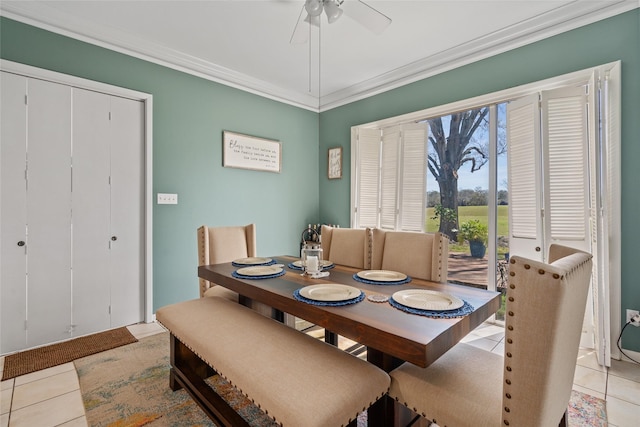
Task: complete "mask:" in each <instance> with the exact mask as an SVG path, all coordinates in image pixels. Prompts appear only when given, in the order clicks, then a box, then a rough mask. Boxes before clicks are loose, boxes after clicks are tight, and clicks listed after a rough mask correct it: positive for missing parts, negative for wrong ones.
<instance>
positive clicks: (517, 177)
mask: <svg viewBox="0 0 640 427" xmlns="http://www.w3.org/2000/svg"><path fill="white" fill-rule="evenodd" d="M507 140H508V141H509V144H508V150H509V153H508V154H509V156H508V158H509V170H508V174H509V252H510V253H511V254H513V255H520V256H524V257H527V258H531V259H536V260H540V261H542V260H543V259H544V258H543V257H544V251H545V248H544V245H543V236H542V217H541V215H540V212H541V210H542V194H541V191H540V186H541V184H540V182H541V179H542V177H541V170H540V167H541V166H540V151H541V148H540V142H539V141H540V113H539V110H538V95H537V94H536V95H532V96H528V97H525V98H522V99H519V100H516V101H512V102H510V103H509V104H508V105H507Z"/></svg>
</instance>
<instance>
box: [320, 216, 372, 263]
mask: <svg viewBox="0 0 640 427" xmlns="http://www.w3.org/2000/svg"><path fill="white" fill-rule="evenodd" d="M320 236H321V246H322V256H323V258H324V259H327V260H329V261H331V262H333V263H335V264H340V265H346V266H349V267H355V268H362V269H364V270H368V269H369V268H370V266H371V229H369V228H333V227H329V226H327V225H323V226H322V227H321V228H320Z"/></svg>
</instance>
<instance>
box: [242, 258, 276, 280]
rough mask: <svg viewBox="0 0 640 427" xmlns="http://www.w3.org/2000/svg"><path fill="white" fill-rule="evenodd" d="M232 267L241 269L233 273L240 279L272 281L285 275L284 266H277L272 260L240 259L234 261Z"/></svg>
mask: <svg viewBox="0 0 640 427" xmlns="http://www.w3.org/2000/svg"><path fill="white" fill-rule="evenodd" d="M231 265H233V266H234V267H241V268H238V269H237V270H235V271H234V272H233V273H231V274H232V276H233V277H235V278H238V279H272V278H274V277H280V276H282V275H284V274H285V271H284V264H276V261H275V260H274V259H272V258H261V257H249V258H240V259H236V260H233V261H232V262H231Z"/></svg>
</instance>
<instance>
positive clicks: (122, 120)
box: [110, 96, 145, 327]
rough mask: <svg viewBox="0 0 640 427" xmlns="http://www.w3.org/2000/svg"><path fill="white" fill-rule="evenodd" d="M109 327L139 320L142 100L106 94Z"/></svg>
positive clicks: (141, 313) (141, 291)
mask: <svg viewBox="0 0 640 427" xmlns="http://www.w3.org/2000/svg"><path fill="white" fill-rule="evenodd" d="M110 135H111V236H112V240H111V255H110V258H111V267H110V268H111V271H110V282H111V286H110V288H111V326H112V327H116V326H123V325H130V324H132V323H137V322H141V321H143V320H144V301H145V298H144V296H145V295H144V285H143V284H144V245H143V242H144V214H145V211H144V104H143V103H142V102H140V101H134V100H130V99H125V98H120V97H115V96H114V97H111V125H110Z"/></svg>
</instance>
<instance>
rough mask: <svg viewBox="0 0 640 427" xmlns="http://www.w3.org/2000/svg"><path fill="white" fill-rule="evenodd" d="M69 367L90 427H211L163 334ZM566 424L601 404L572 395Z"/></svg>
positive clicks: (591, 415) (584, 418)
mask: <svg viewBox="0 0 640 427" xmlns="http://www.w3.org/2000/svg"><path fill="white" fill-rule="evenodd" d="M74 364H75V366H76V370H77V372H78V378H79V380H80V391H81V392H82V400H83V402H84V407H85V411H86V416H87V422H88V425H89V426H91V427H94V426H95V427H125V426H126V427H139V426H149V427H165V426H166V427H182V426H215V424H214V423H213V422H212V421H211V420H210V419H209V418H208V417H207V416H206V415H205V414H204V412H202V411H201V410H200V408H199V407H198V406H197V405H196V404H195V403H194V402H193V400H191V398H190V397H189V395H188V394H187V392H186V391H184V390H178V391H176V392H173V391H171V389H170V388H169V367H170V366H169V334H168V333H160V334H156V335H153V336H151V337H147V338H142V339H141V340H140V341H139V342H137V343H134V344H131V345H126V346H123V347H119V348H116V349H113V350H109V351H105V352H103V353H99V354H95V355H92V356H88V357H85V358H82V359H78V360H76V361H75V362H74ZM207 382H208V383H209V385H210V386H211V387H213V388H214V389H216V391H217V392H218V393H219V394H220V395H221V396H222V397H223V398H224V399H225V400H227V402H229V403H230V404H231V405H232V406H233V407H234V409H235V410H236V411H237V412H238V413H239V414H240V415H241V416H242V417H243V418H244V419H246V420H247V421H248V422H249V423H250V424H251V425H252V426H255V427H274V426H276V425H277V424H275V423H274V422H273V421H272V420H271V419H270V418H269V417H268V416H267V415H265V414H264V413H263V412H262V411H261V410H260V409H259V408H258V407H257V406H255V405H254V404H252V403H251V402H250V401H249V400H248V399H246V398H245V397H244V396H243V395H242V394H240V393H238V392H237V391H236V390H235V389H234V388H233V386H231V385H230V384H229V383H227V382H226V381H224V380H223V379H221V378H220V377H218V376H217V375H216V376H213V377H211V378H209V379H207ZM366 423H367V417H366V413H363V414H361V415H360V416H359V417H358V427H365V426H366V425H367V424H366ZM569 425H570V426H571V427H591V426H603V427H606V426H607V415H606V410H605V402H604V401H603V400H601V399H598V398H595V397H593V396H589V395H587V394H584V393H580V392H577V391H573V392H572V394H571V402H570V406H569Z"/></svg>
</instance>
